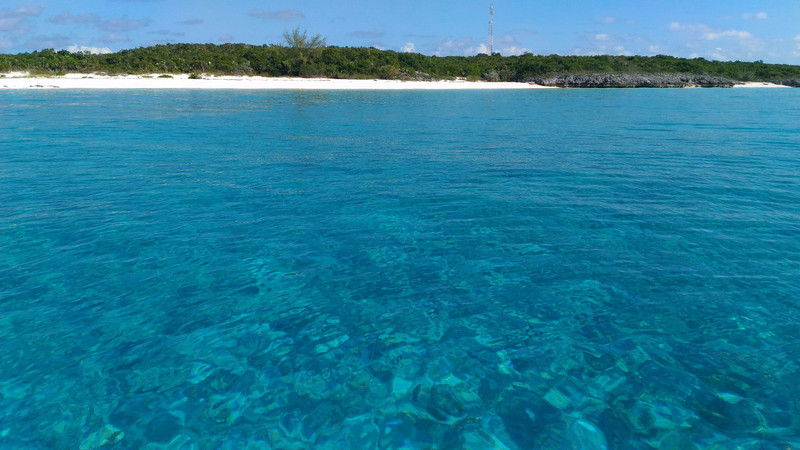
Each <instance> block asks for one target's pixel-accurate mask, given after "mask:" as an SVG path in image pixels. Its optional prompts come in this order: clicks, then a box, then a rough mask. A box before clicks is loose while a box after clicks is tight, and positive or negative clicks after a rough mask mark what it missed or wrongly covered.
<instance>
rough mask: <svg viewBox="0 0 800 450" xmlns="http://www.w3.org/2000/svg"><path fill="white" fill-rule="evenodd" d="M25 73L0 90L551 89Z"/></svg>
mask: <svg viewBox="0 0 800 450" xmlns="http://www.w3.org/2000/svg"><path fill="white" fill-rule="evenodd" d="M27 75H28V74H27V73H22V72H16V73H13V74H5V77H4V78H0V89H297V90H302V89H313V90H348V89H349V90H360V89H364V90H402V89H415V90H418V89H423V90H445V89H551V88H549V87H546V86H539V85H535V84H529V83H489V82H483V81H466V80H452V81H451V80H446V81H402V80H339V79H330V78H267V77H244V76H219V77H217V76H212V75H203V76H202V78H201V79H190V78H189V75H187V74H183V75H170V77H162V76H160V75H159V74H151V75H119V76H108V75H102V74H83V73H70V74H66V75H64V76H56V77H30V76H27Z"/></svg>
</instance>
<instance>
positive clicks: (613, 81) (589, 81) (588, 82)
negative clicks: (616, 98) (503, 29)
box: [524, 74, 737, 88]
mask: <svg viewBox="0 0 800 450" xmlns="http://www.w3.org/2000/svg"><path fill="white" fill-rule="evenodd" d="M524 81H526V82H529V83H536V84H539V85H542V86H553V87H571V88H684V87H733V85H734V84H736V83H737V82H736V81H735V80H730V79H727V78H722V77H715V76H710V75H628V74H592V75H557V76H549V77H534V78H529V79H525V80H524Z"/></svg>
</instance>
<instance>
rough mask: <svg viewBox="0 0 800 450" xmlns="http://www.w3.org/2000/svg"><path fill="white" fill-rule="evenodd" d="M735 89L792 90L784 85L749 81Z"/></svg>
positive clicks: (735, 85) (736, 85) (737, 85)
mask: <svg viewBox="0 0 800 450" xmlns="http://www.w3.org/2000/svg"><path fill="white" fill-rule="evenodd" d="M733 87H735V88H791V86H784V85H782V84H775V83H764V82H762V81H748V82H746V83H741V84H734V85H733Z"/></svg>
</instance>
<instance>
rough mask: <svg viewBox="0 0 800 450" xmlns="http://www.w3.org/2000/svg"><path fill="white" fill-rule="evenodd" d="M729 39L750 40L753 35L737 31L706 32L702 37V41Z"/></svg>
mask: <svg viewBox="0 0 800 450" xmlns="http://www.w3.org/2000/svg"><path fill="white" fill-rule="evenodd" d="M731 37H732V38H736V39H752V38H753V35H752V34H751V33H750V32H749V31H739V30H725V31H719V32H708V33H705V34H704V35H703V39H706V40H708V41H716V40H717V39H724V38H731Z"/></svg>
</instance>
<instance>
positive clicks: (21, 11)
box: [0, 6, 44, 49]
mask: <svg viewBox="0 0 800 450" xmlns="http://www.w3.org/2000/svg"><path fill="white" fill-rule="evenodd" d="M42 11H44V8H42V7H40V6H32V7H29V8H17V9H13V10H12V9H0V49H6V48H11V47H14V46H15V45H17V44H18V43H19V41H20V39H22V37H23V36H25V35H26V34H28V32H29V31H30V30H31V21H30V19H33V18H34V17H38V16H39V15H40V14H42Z"/></svg>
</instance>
